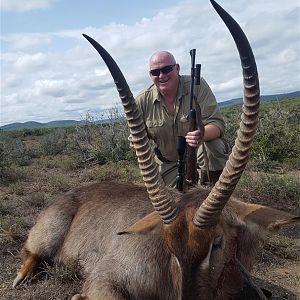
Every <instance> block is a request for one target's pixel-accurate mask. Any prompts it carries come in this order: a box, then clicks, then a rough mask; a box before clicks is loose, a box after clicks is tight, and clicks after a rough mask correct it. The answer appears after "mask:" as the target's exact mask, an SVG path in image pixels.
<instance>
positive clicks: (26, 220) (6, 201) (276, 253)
mask: <svg viewBox="0 0 300 300" xmlns="http://www.w3.org/2000/svg"><path fill="white" fill-rule="evenodd" d="M63 159H64V157H63V156H55V157H52V158H51V157H48V158H45V157H42V158H39V159H35V160H34V161H33V163H31V164H30V165H29V166H27V167H26V174H27V175H26V176H25V177H24V179H22V180H19V181H17V182H16V183H14V184H10V185H1V190H0V216H1V223H0V224H1V228H0V229H1V231H0V265H1V272H0V299H1V300H12V299H24V300H29V299H30V300H43V299H45V300H50V299H53V300H54V299H59V300H62V299H70V297H71V296H72V295H74V294H76V293H78V292H80V288H81V284H82V279H81V278H80V277H79V275H76V272H75V269H76V267H74V266H71V267H61V266H49V265H43V266H42V268H41V269H40V272H39V273H38V274H37V275H36V276H35V277H34V278H33V279H31V280H30V281H29V282H27V283H26V284H23V285H20V286H19V287H17V288H12V282H13V280H14V278H15V276H16V272H17V270H18V269H19V267H20V264H21V261H20V257H19V252H20V249H21V247H22V244H23V243H24V241H25V239H26V236H27V232H28V230H29V229H30V228H31V227H32V225H33V224H34V223H35V220H36V217H37V215H38V213H39V212H40V211H41V210H42V208H43V207H44V206H46V205H48V204H49V203H51V201H52V200H53V199H54V198H55V196H56V195H57V194H60V193H63V192H65V191H68V190H70V189H72V188H74V187H76V186H78V185H81V184H85V183H87V182H90V181H95V180H97V179H96V178H95V176H94V175H93V174H94V173H93V171H92V170H91V169H81V170H79V171H78V170H76V171H70V170H68V171H66V170H65V169H64V168H62V165H63V164H62V161H63ZM268 204H269V205H272V203H268ZM273 204H274V207H276V203H273ZM285 206H286V207H285V208H286V209H287V210H289V209H288V208H289V203H285ZM276 208H281V207H276ZM299 229H300V227H299V225H293V226H289V227H288V228H285V229H284V230H282V232H280V233H279V234H277V235H275V236H271V237H270V238H268V240H267V241H266V242H265V244H264V245H262V251H261V254H260V255H259V256H258V257H257V263H256V265H255V268H254V271H253V279H254V281H255V282H256V283H257V284H258V285H259V286H261V287H263V288H265V289H267V290H269V291H271V292H272V299H278V300H279V299H280V300H281V299H300V298H299V297H300V291H299V278H300V274H299V270H300V265H299V249H300V233H299Z"/></svg>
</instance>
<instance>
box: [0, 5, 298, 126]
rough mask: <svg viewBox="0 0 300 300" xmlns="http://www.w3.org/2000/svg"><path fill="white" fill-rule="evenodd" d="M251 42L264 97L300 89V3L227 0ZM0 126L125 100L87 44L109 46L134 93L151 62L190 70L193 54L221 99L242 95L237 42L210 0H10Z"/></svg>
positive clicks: (4, 25) (72, 115)
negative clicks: (170, 59) (161, 57)
mask: <svg viewBox="0 0 300 300" xmlns="http://www.w3.org/2000/svg"><path fill="white" fill-rule="evenodd" d="M219 4H220V5H222V6H223V7H224V8H225V9H226V10H227V11H228V12H229V13H230V14H231V15H232V16H233V17H234V18H235V19H236V20H237V21H238V22H239V24H240V25H241V27H242V28H243V29H244V31H245V33H246V35H247V36H248V39H249V41H250V43H251V45H252V48H253V52H254V54H255V57H256V60H257V65H258V71H259V76H260V82H261V92H262V94H273V93H282V92H291V91H296V90H300V12H299V11H300V8H299V6H300V5H299V1H295V0H285V1H284V3H283V2H282V1H281V0H272V1H271V0H265V1H261V0H230V1H229V0H219ZM0 10H1V36H0V40H1V112H0V126H1V125H5V124H8V123H12V122H25V121H31V120H34V121H39V122H48V121H52V120H58V119H76V120H80V119H82V118H84V116H85V115H86V113H90V114H94V115H95V117H96V118H97V115H100V114H101V112H102V111H103V110H106V109H109V108H110V107H112V106H115V105H116V104H117V103H119V99H118V94H117V92H116V90H115V87H114V85H113V81H112V79H111V77H110V75H109V74H108V72H107V69H106V67H105V65H104V64H103V62H102V61H101V59H100V57H99V56H98V55H97V53H96V52H95V50H94V49H93V48H91V46H90V45H89V44H88V43H87V41H86V40H85V39H84V38H83V37H82V35H81V34H82V33H86V34H88V35H90V36H92V37H93V38H95V39H96V40H98V42H99V43H100V44H102V46H104V47H105V48H106V49H107V50H108V51H109V52H110V53H111V55H112V56H113V57H114V58H115V60H116V61H117V63H118V64H119V66H120V67H121V69H122V71H123V73H124V75H125V77H126V78H127V81H128V83H129V85H130V87H131V90H132V92H133V93H134V94H136V93H138V92H139V91H140V90H142V89H143V88H145V87H146V86H147V85H149V84H150V80H149V77H148V59H149V57H150V55H151V54H152V53H153V52H155V51H157V50H168V51H171V52H172V53H173V54H174V55H175V57H176V59H177V62H178V63H179V64H180V65H181V73H182V74H184V73H189V68H190V65H189V64H190V57H189V50H190V49H192V48H196V49H197V62H200V63H201V64H202V76H203V77H204V78H205V79H206V80H207V81H208V83H209V84H210V86H211V88H212V90H213V92H214V93H215V95H216V97H217V100H218V101H219V102H220V101H223V100H228V99H231V98H235V97H240V96H241V95H242V83H241V70H240V69H241V68H240V62H239V58H238V54H237V52H236V48H235V45H234V43H233V41H232V38H231V36H230V34H229V33H228V31H227V29H226V27H225V26H224V25H223V23H222V21H221V20H220V18H219V17H218V15H217V14H216V13H215V11H214V9H213V8H212V6H211V4H210V2H209V1H208V0H186V1H185V0H184V1H179V0H173V1H169V0H166V1H158V0H152V1H141V0H140V1H119V0H118V1H116V0H110V1H102V0H98V1H97V0H85V1H83V0H81V1H78V0H77V1H75V0H73V1H71V0H26V1H24V0H2V1H1V7H0Z"/></svg>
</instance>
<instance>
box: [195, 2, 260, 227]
mask: <svg viewBox="0 0 300 300" xmlns="http://www.w3.org/2000/svg"><path fill="white" fill-rule="evenodd" d="M211 3H212V5H213V7H214V8H215V10H216V11H217V13H218V14H219V15H220V17H221V18H222V20H223V21H224V23H225V24H226V26H227V28H228V29H229V31H230V33H231V35H232V37H233V39H234V41H235V43H236V46H237V48H238V51H239V55H240V59H241V64H242V69H243V79H244V80H243V84H244V97H243V102H244V103H243V112H242V115H241V122H240V128H239V130H238V132H237V138H236V140H235V145H234V146H233V148H232V153H231V154H230V156H229V159H228V161H227V162H226V165H225V167H224V170H223V172H222V174H221V176H220V178H219V180H218V182H217V183H216V184H215V186H214V187H213V188H212V190H211V192H210V193H209V195H208V196H207V198H206V199H205V200H204V201H203V203H202V204H201V206H200V207H199V209H198V210H197V212H196V214H195V216H194V219H193V222H194V224H195V225H196V226H198V227H200V228H205V227H211V226H214V225H216V224H217V222H218V220H219V217H220V214H221V212H222V210H223V208H224V206H225V204H226V203H227V201H228V199H229V197H230V196H231V194H232V192H233V191H234V189H235V187H236V185H237V183H238V181H239V179H240V177H241V175H242V173H243V171H244V169H245V167H246V164H247V161H248V156H249V150H250V148H251V145H252V141H253V138H254V135H255V132H256V127H257V122H258V110H259V102H260V92H259V80H258V73H257V68H256V63H255V58H254V55H253V52H252V49H251V46H250V44H249V42H248V39H247V37H246V35H245V34H244V32H243V30H242V29H241V28H240V26H239V25H238V23H237V22H236V21H235V20H234V19H233V18H232V17H231V16H230V15H229V14H228V13H227V12H226V11H225V10H224V9H223V8H222V7H221V6H220V5H218V4H217V3H216V2H215V1H214V0H211Z"/></svg>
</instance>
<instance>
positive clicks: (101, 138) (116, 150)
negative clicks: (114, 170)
mask: <svg viewBox="0 0 300 300" xmlns="http://www.w3.org/2000/svg"><path fill="white" fill-rule="evenodd" d="M128 136H129V131H128V127H127V122H126V121H125V119H124V116H123V114H122V113H120V112H119V111H118V109H117V108H114V109H112V110H111V111H110V116H109V118H108V119H107V122H106V123H104V124H99V122H98V120H96V119H94V117H93V116H91V115H87V116H86V120H85V123H84V125H81V126H77V127H76V131H75V133H74V137H73V141H74V145H76V147H75V150H76V151H77V152H78V153H79V154H80V155H81V157H82V161H84V162H86V163H91V162H93V163H98V164H100V165H103V164H105V163H107V162H118V161H121V160H128V159H132V149H131V147H130V145H129V141H128Z"/></svg>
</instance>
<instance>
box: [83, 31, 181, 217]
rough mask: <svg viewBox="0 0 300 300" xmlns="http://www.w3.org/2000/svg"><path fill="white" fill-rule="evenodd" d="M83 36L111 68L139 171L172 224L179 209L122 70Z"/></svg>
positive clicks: (103, 50) (149, 190) (92, 41)
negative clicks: (161, 174) (164, 179)
mask: <svg viewBox="0 0 300 300" xmlns="http://www.w3.org/2000/svg"><path fill="white" fill-rule="evenodd" d="M83 36H84V37H85V38H86V39H87V40H88V41H89V42H90V43H91V44H92V45H93V47H94V48H95V49H96V50H97V52H98V53H99V54H100V56H101V57H102V59H103V60H104V62H105V64H106V66H107V67H108V69H109V71H110V73H111V75H112V77H113V79H114V82H115V85H116V87H117V90H118V92H119V96H120V99H121V100H122V104H123V107H124V111H125V115H126V119H127V122H128V127H129V130H130V134H131V135H132V143H133V146H134V148H135V152H136V155H137V158H138V163H139V168H140V171H141V174H142V176H143V180H144V182H145V186H146V188H147V191H148V194H149V198H150V200H151V202H152V205H153V207H154V209H155V210H156V211H157V212H158V213H159V215H160V217H161V219H162V220H163V222H164V223H171V222H172V221H173V220H174V219H175V218H176V216H177V213H178V212H177V211H178V210H177V207H176V205H175V202H174V200H173V199H172V197H171V195H170V193H169V191H168V189H167V188H166V186H165V184H164V182H163V180H162V179H161V176H160V174H159V171H158V166H157V164H156V163H155V161H154V154H153V151H152V149H151V147H150V142H149V138H148V136H147V132H146V129H145V125H144V122H143V119H142V117H141V114H140V112H139V110H138V108H137V105H136V103H135V99H134V97H133V95H132V93H131V91H130V88H129V86H128V84H127V82H126V80H125V77H124V76H123V74H122V72H121V70H120V68H119V67H118V65H117V64H116V62H115V61H114V59H113V58H112V57H111V56H110V54H109V53H108V52H107V51H106V50H105V49H104V48H103V47H102V46H100V44H99V43H98V42H96V41H95V40H94V39H92V38H91V37H89V36H87V35H86V34H83Z"/></svg>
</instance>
